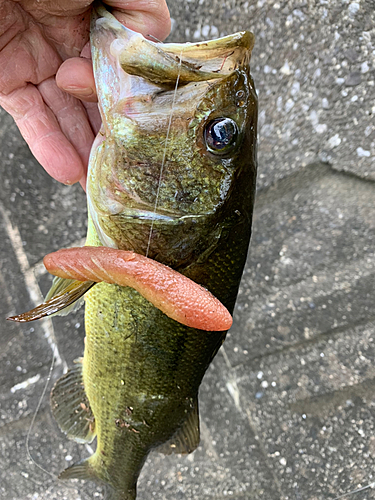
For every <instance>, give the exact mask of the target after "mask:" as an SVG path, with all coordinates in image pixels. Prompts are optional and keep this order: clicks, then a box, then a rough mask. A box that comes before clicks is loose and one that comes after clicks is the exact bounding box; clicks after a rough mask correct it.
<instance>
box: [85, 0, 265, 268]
mask: <svg viewBox="0 0 375 500" xmlns="http://www.w3.org/2000/svg"><path fill="white" fill-rule="evenodd" d="M96 13H97V17H96V18H95V19H94V20H93V23H92V30H91V31H92V33H91V45H92V52H93V64H94V74H95V79H96V85H97V90H98V98H99V107H100V111H101V114H102V119H103V127H102V130H101V132H100V135H101V137H100V139H99V140H98V142H97V145H96V146H95V147H94V148H93V150H92V154H91V158H90V165H89V176H88V189H87V192H88V199H89V211H90V215H91V218H92V220H93V222H94V225H95V228H96V232H97V233H98V235H99V238H100V240H101V243H102V244H103V245H105V246H109V247H112V248H120V249H126V250H134V251H135V252H137V253H140V254H146V253H148V255H149V256H150V257H152V258H154V259H156V260H160V261H162V262H163V263H165V264H167V265H170V266H172V267H173V268H178V269H183V268H185V267H187V266H188V265H190V264H191V263H192V262H194V261H195V260H196V259H197V258H200V259H202V258H204V255H207V248H214V247H215V245H216V243H217V241H218V240H219V239H220V237H221V235H222V234H223V226H226V225H227V224H232V221H231V220H230V221H229V222H228V220H227V219H228V216H227V214H226V211H227V208H226V207H227V205H228V200H229V198H230V197H231V196H233V195H234V191H235V184H236V183H237V182H238V179H239V177H240V172H239V169H240V168H241V166H240V165H239V164H240V163H243V161H242V159H241V158H242V157H243V158H245V159H246V158H247V157H248V156H249V155H251V154H253V148H252V146H251V144H250V142H251V141H253V137H251V138H250V139H249V140H248V138H247V136H248V129H251V130H252V131H254V129H255V126H256V124H255V121H256V111H255V110H256V95H255V91H254V88H253V84H252V80H251V77H250V76H249V61H250V55H251V49H252V46H253V35H252V34H250V33H249V32H242V33H236V34H234V35H229V36H227V37H224V38H221V39H217V40H213V41H209V42H199V43H196V44H162V43H154V42H150V41H148V40H146V39H145V38H144V37H143V36H142V35H140V34H138V33H134V32H132V31H131V30H128V29H127V28H125V27H124V26H122V25H121V24H120V23H119V22H118V21H117V20H116V19H115V18H114V17H113V16H112V15H111V14H109V13H108V12H106V11H105V10H102V9H101V8H99V9H97V11H96ZM145 68H146V69H145ZM124 69H125V70H126V71H124ZM248 109H251V112H248ZM221 116H226V117H229V118H230V119H232V120H233V121H235V122H236V123H237V125H238V129H239V141H238V142H239V144H238V145H237V146H238V147H236V148H235V151H233V154H232V152H229V154H224V155H216V154H213V153H212V152H211V151H209V150H207V146H206V143H205V139H204V133H205V128H206V126H207V124H208V123H210V122H212V121H213V120H215V119H218V118H220V117H221ZM250 161H251V162H253V158H251V159H250ZM240 205H241V204H240V203H239V204H238V207H237V208H236V210H237V213H241V214H244V212H245V208H244V207H243V206H240ZM245 205H246V203H245ZM245 216H246V215H245ZM232 218H233V214H231V215H230V216H229V219H232Z"/></svg>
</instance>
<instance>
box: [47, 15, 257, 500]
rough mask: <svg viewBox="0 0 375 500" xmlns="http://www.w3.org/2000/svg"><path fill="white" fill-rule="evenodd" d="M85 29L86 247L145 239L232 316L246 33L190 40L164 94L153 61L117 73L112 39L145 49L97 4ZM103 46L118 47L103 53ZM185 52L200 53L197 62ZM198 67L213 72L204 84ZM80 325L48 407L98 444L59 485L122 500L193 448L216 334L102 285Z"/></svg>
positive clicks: (246, 161)
mask: <svg viewBox="0 0 375 500" xmlns="http://www.w3.org/2000/svg"><path fill="white" fill-rule="evenodd" d="M98 19H99V22H98ZM100 19H104V20H100ZM91 31H92V34H91V36H92V46H93V61H94V70H95V77H96V82H97V86H98V95H99V105H100V108H101V113H102V116H103V128H102V131H101V134H100V135H99V136H98V138H97V140H96V142H95V144H94V147H93V151H92V154H91V158H90V170H89V178H88V197H89V232H88V239H87V244H88V245H92V246H101V245H104V246H112V247H114V248H119V249H123V250H133V251H135V252H137V253H140V254H143V255H144V254H146V252H147V248H148V244H149V235H150V231H151V240H150V247H149V256H150V257H152V258H154V259H155V260H158V261H160V262H162V263H164V264H167V265H169V266H171V267H172V268H174V269H176V270H178V271H179V272H180V273H182V274H184V275H186V276H187V277H189V278H191V279H193V280H194V281H196V282H197V283H200V284H201V285H203V286H204V287H206V288H208V289H209V290H210V291H211V292H212V293H213V294H214V295H215V296H216V297H217V298H218V299H219V300H220V301H221V302H222V303H223V304H224V305H225V306H226V307H227V308H228V309H229V310H230V312H232V311H233V307H234V304H235V299H236V296H237V291H238V286H239V282H240V279H241V275H242V270H243V266H244V264H245V260H246V256H247V249H248V244H249V239H250V234H251V221H252V210H253V202H254V191H255V177H256V120H257V99H256V94H255V90H254V85H253V82H252V79H251V76H250V72H249V58H250V50H251V47H250V45H251V37H250V38H249V34H247V33H246V34H244V35H242V36H241V34H237V35H233V36H232V38H231V37H227V39H228V40H227V41H225V42H220V41H218V42H217V46H218V47H219V49H217V53H216V52H215V44H212V43H213V42H208V44H211V45H208V49H207V50H208V52H207V51H206V52H205V49H204V44H201V45H200V44H191V45H189V46H188V47H187V48H186V50H187V55H188V56H187V62H188V63H189V64H190V65H191V64H193V63H192V60H194V61H196V66H199V64H201V66H202V69H201V70H200V69H197V68H194V71H192V73H193V74H194V77H193V78H192V83H189V82H188V78H187V77H184V78H185V81H184V82H183V85H181V86H180V87H179V88H178V89H177V91H176V95H175V96H174V91H173V90H171V87H172V85H167V84H166V83H165V82H166V81H167V82H168V81H172V83H173V79H176V72H175V69H174V70H173V71H172V70H171V71H169V70H168V68H167V67H166V66H163V65H162V64H160V65H159V66H158V67H157V68H156V69H155V71H154V72H153V73H152V75H151V81H145V80H144V78H143V77H144V76H147V73H145V71H142V74H141V76H140V75H139V70H138V69H137V68H134V66H132V64H131V62H130V63H128V65H127V66H126V69H127V72H128V76H127V75H125V73H122V69H121V68H120V65H119V64H118V60H119V58H118V54H119V53H122V54H123V52H121V50H123V48H124V47H123V45H121V44H124V43H125V46H126V43H127V42H128V41H129V39H130V41H131V42H132V47H133V48H132V50H135V51H136V50H137V47H139V46H142V47H143V46H144V42H143V41H141V39H140V38H139V35H136V34H132V33H131V32H130V33H129V31H128V30H125V29H124V28H122V27H121V26H119V23H118V22H117V21H114V19H112V18H111V16H110V15H108V14H107V13H106V12H105V11H103V9H102V8H101V7H99V8H97V10H96V16H95V17H94V18H93V23H92V29H91ZM236 37H237V38H236ZM115 39H120V41H121V43H117V45H116V43H115V44H114V45H113V43H112V42H113V41H114V40H115ZM124 40H125V42H124ZM233 40H237V41H236V44H235V47H237V46H238V47H239V48H238V51H237V52H236V49H235V48H233ZM246 40H248V41H246ZM249 40H250V41H249ZM138 42H139V43H141V45H139V43H138ZM194 45H195V48H194ZM222 46H224V48H222ZM155 47H156V48H157V50H158V51H163V50H164V49H165V51H166V53H167V55H169V56H170V55H171V54H172V55H174V57H175V60H176V61H177V64H179V56H180V57H181V59H183V51H184V49H183V46H178V44H171V45H168V44H166V45H162V44H152V50H154V48H155ZM116 51H117V52H116ZM208 53H209V54H210V55H211V56H212V54H214V57H213V56H212V60H214V62H212V60H211V59H210V56H207V54H208ZM229 53H231V54H234V56H230V55H228V54H229ZM114 54H115V55H114ZM176 54H178V56H177V59H176ZM192 54H193V55H192ZM197 54H198V56H199V54H203V55H205V56H204V57H203V56H202V59H201V60H200V61H199V58H198V59H197V57H198V56H197ZM124 57H125V56H124ZM231 57H232V59H231ZM116 58H117V59H116ZM167 60H168V61H169V59H168V58H167ZM163 61H164V59H163V60H162V62H163ZM215 61H216V62H215ZM157 62H158V61H156V63H157ZM189 64H186V65H185V66H186V68H189ZM215 64H216V66H215ZM121 65H122V66H124V65H125V63H124V60H123V58H122V59H121ZM215 67H216V70H215ZM132 68H133V71H134V73H133V74H131V73H132ZM186 71H187V74H188V69H187V70H186ZM163 72H164V81H163V82H162V83H160V82H158V81H156V80H157V79H158V78H159V76H158V75H160V74H163ZM210 73H211V74H212V73H214V74H215V78H212V79H209V80H206V79H205V78H207V74H210ZM129 74H130V76H129ZM177 74H178V73H177ZM155 75H156V76H155ZM197 75H198V76H197ZM141 77H142V78H141ZM173 99H174V101H173ZM172 102H174V106H173V107H174V109H173V115H172V120H171V127H170V133H169V136H168V140H167V129H168V124H169V119H170V116H171V108H172ZM221 117H229V118H231V119H232V120H233V121H234V122H235V123H236V124H237V127H238V136H237V142H236V144H235V146H234V147H233V148H231V147H229V148H228V150H227V151H224V153H222V152H221V153H220V152H219V153H217V152H214V153H213V152H212V151H208V149H207V144H206V142H205V139H204V137H205V130H206V129H207V124H208V123H212V121H213V120H215V119H218V118H221ZM166 143H167V146H166ZM164 157H165V158H166V161H165V165H164V170H163V175H162V176H161V185H160V188H158V184H159V172H160V168H161V165H162V164H163V158H164ZM158 189H159V197H158V203H157V211H156V213H155V200H156V194H157V191H158ZM153 219H154V220H153ZM85 325H86V342H85V352H84V357H83V360H82V362H79V363H77V365H76V367H75V368H74V369H73V370H71V371H70V372H68V374H67V375H65V376H64V377H63V378H62V379H60V381H59V382H58V383H57V384H56V386H55V388H54V390H53V392H52V409H53V413H54V415H55V418H56V420H57V422H58V423H59V425H60V427H61V428H62V429H63V430H64V431H65V432H66V433H67V435H68V436H69V437H71V438H73V439H76V440H77V441H79V442H90V441H92V440H93V439H94V437H95V436H96V437H97V448H96V451H95V453H94V455H93V456H91V457H89V458H88V459H87V460H86V461H84V462H81V463H79V464H74V465H73V466H72V467H70V468H68V469H66V470H65V471H63V472H62V474H61V478H65V479H68V478H75V477H76V478H80V479H92V480H94V481H98V482H100V483H102V484H105V485H106V486H107V488H108V491H107V498H108V499H111V500H134V499H135V497H136V483H137V479H138V476H139V473H140V471H141V468H142V466H143V464H144V462H145V460H146V458H147V455H148V453H149V451H150V450H151V449H153V448H156V447H158V446H160V447H161V448H160V449H161V450H162V451H163V452H167V453H170V452H185V453H187V452H190V451H193V450H194V449H195V448H196V446H197V445H198V443H199V419H198V389H199V385H200V382H201V380H202V377H203V375H204V373H205V371H206V369H207V368H208V366H209V364H210V362H211V361H212V359H213V357H214V356H215V354H216V353H217V351H218V349H219V348H220V346H221V344H222V342H223V341H224V339H225V332H204V331H201V330H196V329H192V328H189V327H187V326H184V325H181V324H179V323H177V322H175V321H173V320H171V319H170V318H168V317H167V316H165V315H164V314H163V313H162V312H161V311H160V310H158V309H157V308H155V307H154V306H153V305H152V304H150V303H149V302H148V301H147V300H146V299H144V298H143V297H142V296H141V295H139V294H138V293H137V292H136V291H135V290H133V289H132V288H124V287H120V286H118V285H110V284H106V283H99V284H97V285H95V286H94V287H93V288H92V289H91V290H90V291H89V292H88V293H87V294H86V313H85ZM77 401H78V403H77Z"/></svg>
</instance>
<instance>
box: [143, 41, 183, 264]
mask: <svg viewBox="0 0 375 500" xmlns="http://www.w3.org/2000/svg"><path fill="white" fill-rule="evenodd" d="M184 48H185V47H182V48H181V52H180V57H179V59H180V61H179V64H178V74H177V80H176V85H175V88H174V93H173V99H172V106H171V113H170V115H169V122H168V128H167V135H166V137H165V144H164V152H163V158H162V161H161V167H160V173H159V182H158V188H157V191H156V198H155V204H154V213H156V209H157V206H158V202H159V194H160V186H161V180H162V176H163V172H164V165H165V158H166V155H167V146H168V139H169V133H170V130H171V126H172V117H173V111H174V105H175V100H176V95H177V89H178V83H179V81H180V74H181V64H182V52H183V50H184ZM154 221H155V218H153V219H152V221H151V227H150V233H149V235H148V242H147V250H146V257H148V253H149V250H150V245H151V237H152V231H153V229H154Z"/></svg>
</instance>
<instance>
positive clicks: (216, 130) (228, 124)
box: [204, 118, 238, 154]
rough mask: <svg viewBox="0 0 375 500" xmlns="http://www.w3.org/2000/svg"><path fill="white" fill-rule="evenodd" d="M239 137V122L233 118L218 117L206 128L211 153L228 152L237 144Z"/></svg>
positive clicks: (206, 137) (207, 145)
mask: <svg viewBox="0 0 375 500" xmlns="http://www.w3.org/2000/svg"><path fill="white" fill-rule="evenodd" d="M237 138H238V127H237V123H236V122H235V121H234V120H232V119H231V118H216V119H215V120H212V121H210V122H208V124H207V125H206V127H205V129H204V140H205V142H206V147H207V149H208V151H210V152H211V153H216V154H224V153H227V152H228V151H230V150H231V149H233V147H234V146H235V145H236V143H237Z"/></svg>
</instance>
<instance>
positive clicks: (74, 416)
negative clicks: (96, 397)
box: [51, 360, 95, 443]
mask: <svg viewBox="0 0 375 500" xmlns="http://www.w3.org/2000/svg"><path fill="white" fill-rule="evenodd" d="M51 408H52V414H53V416H54V418H55V420H56V422H57V423H58V425H59V427H60V429H61V430H62V431H63V432H65V434H66V435H67V437H68V438H69V439H73V440H74V441H77V442H78V443H91V442H92V441H93V440H94V438H95V418H94V415H93V413H92V411H91V408H90V403H89V400H88V398H87V395H86V392H85V389H84V386H83V378H82V361H81V360H77V361H75V365H74V366H73V367H72V368H71V369H70V370H68V372H67V373H66V374H65V375H63V376H62V377H61V378H60V379H59V380H58V381H57V382H56V384H55V385H54V387H53V389H52V392H51Z"/></svg>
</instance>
